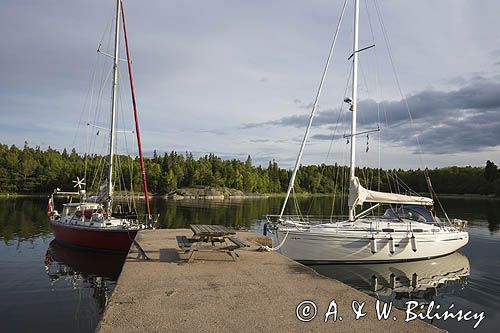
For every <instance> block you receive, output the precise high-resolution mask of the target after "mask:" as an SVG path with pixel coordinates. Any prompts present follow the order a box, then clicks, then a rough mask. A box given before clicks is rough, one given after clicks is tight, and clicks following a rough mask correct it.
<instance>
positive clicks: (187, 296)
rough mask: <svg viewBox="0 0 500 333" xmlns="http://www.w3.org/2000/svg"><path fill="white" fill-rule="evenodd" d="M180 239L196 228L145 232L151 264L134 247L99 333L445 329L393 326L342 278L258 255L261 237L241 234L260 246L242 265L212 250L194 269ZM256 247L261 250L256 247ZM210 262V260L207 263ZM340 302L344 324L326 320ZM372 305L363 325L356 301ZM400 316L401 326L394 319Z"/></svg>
mask: <svg viewBox="0 0 500 333" xmlns="http://www.w3.org/2000/svg"><path fill="white" fill-rule="evenodd" d="M176 236H188V237H190V236H192V231H191V230H189V229H170V230H155V231H152V230H142V231H140V232H139V233H138V235H137V240H138V242H139V243H140V244H141V246H142V248H143V249H144V251H145V252H146V254H147V255H148V257H150V260H148V261H145V260H143V259H137V253H136V252H135V250H134V249H132V250H131V251H130V253H129V255H128V257H127V260H126V262H125V264H124V266H123V270H122V273H121V275H120V278H119V280H118V282H117V286H116V288H115V290H114V292H113V295H112V296H111V298H110V301H109V303H108V306H107V308H106V311H105V313H104V315H103V318H102V320H101V323H100V324H99V328H98V331H100V332H146V331H156V332H158V331H162V332H201V331H203V332H312V331H314V332H332V331H334V330H335V331H340V332H357V331H398V332H432V331H436V332H437V331H441V330H439V329H437V328H435V327H433V326H431V325H429V324H427V323H425V322H423V321H420V320H414V321H411V322H408V323H405V321H404V319H405V313H404V312H403V311H399V310H396V309H393V310H392V313H391V316H390V318H389V320H380V321H379V320H378V319H377V318H376V311H375V302H376V300H375V299H374V298H372V297H370V296H368V295H366V294H364V293H362V292H360V291H357V290H355V289H353V288H351V287H349V286H347V285H345V284H343V283H341V282H339V281H337V280H333V279H330V278H327V277H324V276H322V275H319V274H318V273H316V272H315V271H313V270H312V269H310V268H308V267H306V266H303V265H301V264H299V263H297V262H295V261H293V260H290V259H288V258H286V257H285V256H282V255H280V254H278V253H274V252H258V251H256V249H257V248H258V245H256V244H255V243H253V242H252V240H255V239H256V238H257V237H261V236H260V235H258V234H256V233H253V232H237V237H238V238H240V239H242V240H244V241H246V242H248V243H250V244H253V245H252V246H250V247H245V248H241V249H238V250H237V251H236V252H237V253H238V254H239V260H238V261H233V260H232V258H231V257H230V256H229V255H227V254H224V253H210V252H204V253H201V254H200V255H199V256H197V260H196V261H195V262H194V263H191V264H187V263H186V262H185V261H184V260H182V258H183V255H182V254H181V255H180V257H179V254H178V246H177V241H176ZM254 244H255V245H254ZM200 259H205V260H200ZM333 299H335V301H336V304H337V310H338V316H341V317H343V320H342V321H341V320H339V318H338V317H337V321H335V322H334V321H333V320H332V318H333V317H332V316H331V317H330V319H329V321H328V322H327V323H325V322H324V317H325V313H326V312H327V309H328V306H329V304H330V302H331V301H332V300H333ZM304 300H311V301H314V302H315V303H316V304H317V316H316V317H315V318H314V319H313V320H311V321H310V322H302V321H299V320H298V319H297V317H296V308H297V305H298V304H299V303H301V302H302V301H304ZM354 300H356V301H358V302H359V303H362V302H366V304H365V306H364V308H363V310H364V311H365V312H366V313H367V314H366V316H365V317H362V318H361V319H359V320H355V316H354V313H353V311H352V310H351V303H352V302H353V301H354ZM394 316H395V317H397V320H394V319H393V317H394Z"/></svg>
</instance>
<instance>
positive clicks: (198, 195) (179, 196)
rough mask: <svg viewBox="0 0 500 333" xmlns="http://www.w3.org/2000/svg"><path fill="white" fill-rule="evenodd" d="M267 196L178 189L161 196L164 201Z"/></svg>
mask: <svg viewBox="0 0 500 333" xmlns="http://www.w3.org/2000/svg"><path fill="white" fill-rule="evenodd" d="M269 196H270V195H269V194H261V193H245V192H243V191H240V190H236V189H233V188H226V187H224V188H217V189H216V188H180V189H177V190H175V191H172V192H170V193H167V194H166V195H164V196H163V198H165V199H173V200H184V199H203V200H205V199H206V200H213V199H219V200H225V199H243V198H268V197H269Z"/></svg>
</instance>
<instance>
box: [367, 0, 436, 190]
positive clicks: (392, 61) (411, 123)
mask: <svg viewBox="0 0 500 333" xmlns="http://www.w3.org/2000/svg"><path fill="white" fill-rule="evenodd" d="M374 3H375V8H376V11H377V15H378V18H379V21H380V25H381V28H382V35H383V36H384V40H385V42H386V46H387V51H388V54H389V60H390V63H391V67H392V70H393V74H394V77H395V80H396V84H397V86H398V90H399V93H400V95H401V99H402V100H403V102H404V104H405V107H406V110H407V112H408V116H409V118H410V126H411V128H412V129H413V128H414V125H413V117H412V115H411V111H410V107H409V105H408V100H407V99H406V97H405V96H404V95H403V91H402V89H401V84H400V82H399V76H398V74H397V71H396V66H395V63H394V60H393V58H392V51H391V46H390V43H389V39H388V33H387V31H386V29H385V24H384V22H383V19H382V13H381V10H380V8H379V5H378V2H377V0H374ZM415 138H416V140H417V147H418V152H419V154H418V159H419V163H420V166H421V168H422V169H424V167H423V160H422V154H423V152H422V147H421V145H420V137H419V134H418V133H417V134H416V136H415ZM429 192H430V188H429Z"/></svg>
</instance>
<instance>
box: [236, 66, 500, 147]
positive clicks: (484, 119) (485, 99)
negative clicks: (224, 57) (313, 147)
mask: <svg viewBox="0 0 500 333" xmlns="http://www.w3.org/2000/svg"><path fill="white" fill-rule="evenodd" d="M455 82H467V84H466V85H464V86H462V87H460V88H458V89H455V90H452V91H438V90H430V89H429V90H423V91H420V92H418V93H416V94H413V95H410V96H408V97H407V98H406V103H408V107H409V109H410V110H411V119H412V121H410V120H409V119H410V117H409V113H408V109H407V107H406V103H405V101H404V100H397V101H381V102H376V101H374V100H372V99H368V100H362V101H360V102H359V103H358V112H359V113H358V125H359V129H371V128H375V127H376V126H378V125H377V124H378V123H379V122H381V123H382V124H381V127H385V129H383V130H382V134H381V135H382V138H383V140H385V141H386V142H390V143H398V144H404V145H406V146H407V147H408V148H409V149H410V150H412V151H413V152H418V151H419V149H418V145H417V142H418V141H419V142H420V145H421V147H422V149H423V150H424V151H425V152H429V153H433V154H440V153H458V152H466V151H475V150H483V149H488V148H492V147H496V146H498V145H500V135H499V133H500V80H499V79H498V77H493V78H485V77H482V76H476V77H475V78H473V79H470V80H468V81H466V80H465V79H464V80H456V79H455ZM348 118H350V117H348ZM307 119H308V115H305V114H302V115H292V116H287V117H283V118H281V119H278V120H272V121H268V122H263V123H258V124H257V123H253V124H246V125H244V126H243V127H244V128H251V127H257V126H269V125H271V126H284V127H290V126H291V127H297V128H305V126H306V124H307ZM339 119H340V117H339V110H332V109H330V110H325V111H320V112H318V114H317V116H316V118H315V120H314V123H313V124H314V126H315V127H316V128H326V127H328V126H330V127H332V125H334V124H336V123H337V121H338V120H339ZM347 121H349V120H347ZM384 123H385V124H384ZM341 125H344V126H345V125H347V124H346V123H344V124H341ZM384 125H385V126H384ZM341 137H342V136H341V135H335V137H334V138H335V139H338V138H341ZM312 138H313V139H316V140H332V134H315V135H313V136H312ZM417 138H418V141H417Z"/></svg>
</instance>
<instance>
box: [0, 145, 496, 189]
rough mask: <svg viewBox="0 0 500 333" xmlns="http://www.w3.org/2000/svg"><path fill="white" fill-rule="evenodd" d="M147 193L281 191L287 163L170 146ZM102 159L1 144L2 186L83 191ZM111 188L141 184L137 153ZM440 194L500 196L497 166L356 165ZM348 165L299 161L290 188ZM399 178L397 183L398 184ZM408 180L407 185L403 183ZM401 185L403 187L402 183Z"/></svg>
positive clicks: (392, 183)
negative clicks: (79, 185)
mask: <svg viewBox="0 0 500 333" xmlns="http://www.w3.org/2000/svg"><path fill="white" fill-rule="evenodd" d="M144 162H145V166H146V170H147V181H148V188H149V192H151V193H153V194H158V195H164V194H167V193H170V192H172V191H175V190H176V189H178V188H186V187H204V188H221V187H227V188H234V189H237V190H241V191H244V192H247V193H249V192H254V193H282V192H286V190H287V186H288V182H289V179H290V175H291V170H289V169H284V168H280V167H279V166H278V164H277V163H276V162H275V161H269V163H268V164H267V166H265V167H262V166H255V165H253V163H252V159H251V157H250V156H248V158H247V159H246V161H244V162H243V161H240V160H238V159H232V160H224V159H221V158H220V157H217V156H215V155H213V154H209V155H205V156H201V157H199V158H197V159H196V158H194V157H193V155H192V154H191V153H184V154H182V153H178V152H171V153H165V154H163V155H161V156H159V155H158V154H157V153H156V151H155V153H154V155H153V157H151V158H145V161H144ZM106 165H107V160H106V158H105V157H103V156H99V155H81V154H79V153H77V151H76V150H75V149H73V150H72V151H71V152H69V153H68V151H67V150H66V149H64V150H63V151H62V152H60V151H58V150H55V149H52V148H50V147H49V148H48V149H46V150H42V149H40V147H34V148H33V147H30V146H29V145H28V143H25V145H24V147H23V148H18V147H16V146H14V145H12V146H10V147H9V146H8V145H5V144H0V193H12V194H36V193H47V194H49V193H51V192H52V191H53V190H54V189H55V188H60V189H62V190H72V188H73V183H72V181H73V180H74V179H76V177H77V176H79V177H80V178H81V177H86V182H87V188H88V190H89V191H92V190H94V191H95V190H96V189H98V187H99V185H100V184H103V181H104V179H105V177H106V172H104V170H105V168H106ZM115 165H116V166H117V167H116V169H117V176H116V177H115V178H117V179H118V183H117V184H116V185H115V186H116V187H117V188H121V189H130V187H133V188H134V189H135V190H136V191H138V190H141V189H142V179H141V173H140V162H139V158H138V157H134V158H133V157H130V156H117V159H116V162H115ZM426 174H427V175H428V176H429V178H430V180H431V181H432V186H433V188H434V190H435V191H436V192H437V193H440V194H481V195H495V196H500V170H498V167H497V166H496V165H495V164H494V163H493V162H491V161H487V162H486V164H485V166H484V167H472V166H466V167H456V166H453V167H446V168H436V169H428V170H427V169H426V170H421V169H416V170H401V169H398V170H382V169H377V168H359V169H356V175H358V177H359V178H360V179H361V181H362V183H363V184H364V185H365V186H368V187H369V188H371V189H374V190H381V191H392V192H400V193H402V192H405V190H404V188H406V186H407V187H409V188H411V189H412V190H413V191H415V192H418V193H428V192H429V190H428V183H427V180H426V177H425V175H426ZM348 175H349V168H348V167H347V166H342V165H337V164H335V165H325V164H322V165H307V166H306V165H304V166H301V167H300V169H299V171H298V173H297V179H296V182H295V191H296V192H298V193H300V192H307V193H322V194H328V193H333V192H345V191H346V189H347V184H348V182H347V180H348ZM402 184H403V185H402ZM405 185H406V186H405ZM402 186H403V187H402Z"/></svg>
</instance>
